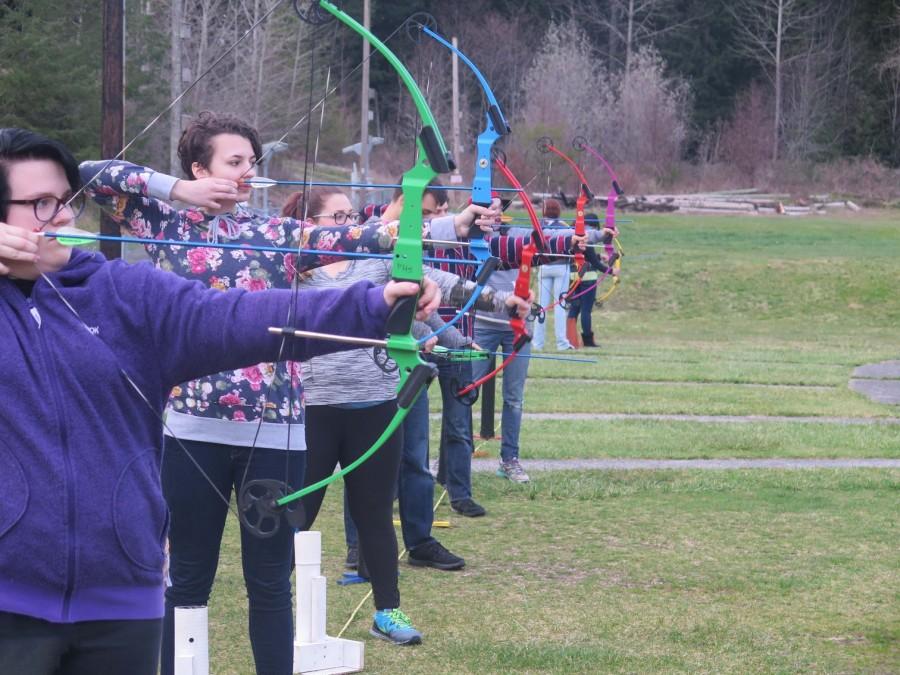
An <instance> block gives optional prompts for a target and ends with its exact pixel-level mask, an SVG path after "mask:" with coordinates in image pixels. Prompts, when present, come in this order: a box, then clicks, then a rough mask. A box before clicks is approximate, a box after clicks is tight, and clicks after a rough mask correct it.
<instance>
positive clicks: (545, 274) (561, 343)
mask: <svg viewBox="0 0 900 675" xmlns="http://www.w3.org/2000/svg"><path fill="white" fill-rule="evenodd" d="M540 275H541V293H540V296H541V297H540V299H539V300H538V302H540V303H541V307H549V306H550V305H552V304H553V303H554V302H556V301H557V299H558V298H559V296H560V295H561V294H562V293H565V292H566V291H567V290H569V266H568V265H542V266H541V268H540ZM551 311H552V313H553V330H554V332H555V333H556V348H557V349H571V348H572V343H570V342H569V339H568V338H567V337H566V313H565V312H564V311H562V310H561V309H560V308H559V305H557V306H556V307H554V308H553V310H551ZM549 320H550V314H549V313H548V314H547V321H549ZM544 328H545V324H543V323H537V324H535V327H534V348H535V349H543V348H544ZM476 342H478V340H476ZM478 344H481V343H480V342H479V343H478ZM482 346H484V345H482Z"/></svg>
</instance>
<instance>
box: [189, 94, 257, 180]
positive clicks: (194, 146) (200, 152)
mask: <svg viewBox="0 0 900 675" xmlns="http://www.w3.org/2000/svg"><path fill="white" fill-rule="evenodd" d="M219 134H235V135H237V136H243V137H244V138H246V139H247V140H248V141H250V145H252V146H253V154H254V155H256V160H257V161H259V160H260V159H262V143H260V141H259V132H258V131H257V130H256V129H254V128H253V127H251V126H250V125H249V124H247V123H246V122H244V121H243V120H242V119H239V118H237V117H235V116H233V115H217V114H216V113H214V112H210V111H209V110H205V111H203V112H202V113H200V114H199V115H197V119H195V120H193V121H192V122H191V123H190V124H188V126H187V128H186V129H185V130H184V131H183V132H182V134H181V139H180V140H179V141H178V158H179V159H180V160H181V170H182V171H184V175H185V176H186V177H187V178H188V180H194V171H193V169H192V168H191V165H192V164H193V163H194V162H197V164H199V165H200V166H203V167H206V168H209V162H210V160H211V159H212V154H213V147H212V139H213V138H214V137H215V136H218V135H219Z"/></svg>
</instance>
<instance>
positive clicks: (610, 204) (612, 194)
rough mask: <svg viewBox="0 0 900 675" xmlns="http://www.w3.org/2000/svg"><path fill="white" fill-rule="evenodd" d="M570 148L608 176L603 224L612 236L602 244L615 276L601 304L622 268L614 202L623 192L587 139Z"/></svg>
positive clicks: (613, 286) (611, 171)
mask: <svg viewBox="0 0 900 675" xmlns="http://www.w3.org/2000/svg"><path fill="white" fill-rule="evenodd" d="M572 146H573V147H574V148H575V149H576V150H585V151H586V152H587V153H588V154H589V155H591V156H592V157H593V158H594V159H596V160H597V161H598V162H600V163H601V164H602V165H603V167H604V168H605V169H606V173H607V174H608V175H609V179H610V186H609V193H608V194H607V197H606V219H605V221H604V223H605V227H606V228H607V229H609V230H612V231H613V233H614V234H613V236H612V238H611V240H605V241H604V242H603V243H604V250H605V252H606V256H607V260H609V261H610V265H611V266H612V267H613V268H614V269H615V270H616V275H615V279H614V281H613V284H612V286H611V287H610V289H609V290H608V291H607V292H606V293H605V294H604V295H603V296H602V298H599V299H598V302H603V300H606V299H607V298H609V296H610V295H612V293H613V292H614V291H615V289H616V287H617V286H618V285H619V276H618V272H619V270H621V268H622V247H621V245H620V244H619V240H618V235H619V228H618V226H617V225H616V200H617V199H618V198H619V197H621V196H622V195H624V194H625V191H624V190H623V189H622V187H621V184H620V183H619V177H618V176H617V175H616V172H615V170H614V169H613V168H612V165H611V164H610V163H609V162H608V161H607V160H606V158H605V157H604V156H603V155H601V154H600V152H599V151H598V150H597V149H596V148H594V147H593V146H592V145H591V144H590V143H588V142H587V139H585V138H584V137H583V136H578V137H577V138H575V139H573V141H572ZM601 280H602V279H598V280H597V283H599V282H600V281H601ZM596 285H597V284H594V286H596Z"/></svg>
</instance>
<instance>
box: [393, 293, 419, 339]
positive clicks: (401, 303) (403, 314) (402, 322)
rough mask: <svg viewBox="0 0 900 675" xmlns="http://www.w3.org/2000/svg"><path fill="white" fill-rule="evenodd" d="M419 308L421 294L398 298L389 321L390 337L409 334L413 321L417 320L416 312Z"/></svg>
mask: <svg viewBox="0 0 900 675" xmlns="http://www.w3.org/2000/svg"><path fill="white" fill-rule="evenodd" d="M418 306H419V294H418V293H416V294H415V295H405V296H403V297H402V298H398V299H397V301H396V302H395V303H394V306H393V307H392V308H391V313H390V314H389V315H388V319H387V326H386V330H387V334H388V335H405V334H406V333H409V330H410V327H411V326H412V324H413V320H414V319H415V318H416V310H417V309H418Z"/></svg>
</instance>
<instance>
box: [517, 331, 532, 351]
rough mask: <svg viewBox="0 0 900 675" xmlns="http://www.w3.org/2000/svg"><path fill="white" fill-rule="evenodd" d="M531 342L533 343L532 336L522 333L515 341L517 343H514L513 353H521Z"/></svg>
mask: <svg viewBox="0 0 900 675" xmlns="http://www.w3.org/2000/svg"><path fill="white" fill-rule="evenodd" d="M529 342H531V336H530V335H529V334H528V333H520V334H519V337H517V338H516V339H515V342H513V351H514V352H517V351H519V350H520V349H522V347H524V346H525V345H527V344H528V343H529Z"/></svg>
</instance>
